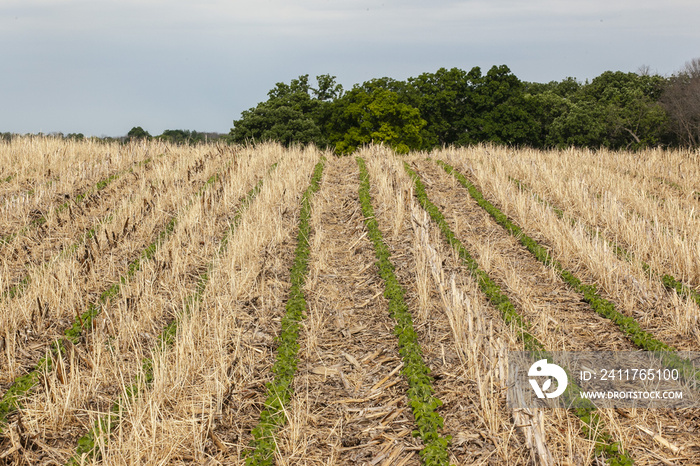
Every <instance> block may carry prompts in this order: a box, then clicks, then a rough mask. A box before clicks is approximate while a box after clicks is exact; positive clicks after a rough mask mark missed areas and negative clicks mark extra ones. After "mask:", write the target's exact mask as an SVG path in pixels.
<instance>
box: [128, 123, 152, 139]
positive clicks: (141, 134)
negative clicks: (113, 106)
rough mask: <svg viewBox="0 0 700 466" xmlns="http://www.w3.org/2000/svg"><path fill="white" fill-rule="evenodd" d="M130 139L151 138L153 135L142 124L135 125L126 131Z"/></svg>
mask: <svg viewBox="0 0 700 466" xmlns="http://www.w3.org/2000/svg"><path fill="white" fill-rule="evenodd" d="M126 137H127V138H128V139H151V135H150V134H148V131H146V130H144V129H143V128H141V127H140V126H134V127H133V128H131V129H130V130H129V132H128V133H126Z"/></svg>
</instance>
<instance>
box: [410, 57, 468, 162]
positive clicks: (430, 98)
mask: <svg viewBox="0 0 700 466" xmlns="http://www.w3.org/2000/svg"><path fill="white" fill-rule="evenodd" d="M472 93H473V83H472V82H471V81H470V77H469V75H468V74H467V73H466V72H465V71H463V70H460V69H459V68H452V69H450V70H447V69H445V68H440V69H438V70H437V71H436V72H435V73H423V74H421V75H419V76H418V77H416V78H409V79H408V91H407V94H408V98H409V102H410V104H411V105H412V106H414V107H416V108H417V109H418V111H419V112H420V115H421V118H423V119H424V120H425V121H426V123H427V124H426V125H425V126H424V127H423V129H422V130H421V137H422V140H423V142H422V148H423V149H428V150H429V149H432V148H434V147H439V146H442V145H447V144H456V143H458V142H459V141H460V138H462V135H463V134H464V133H465V132H466V131H467V129H468V126H469V122H470V119H471V115H473V113H474V112H473V105H472V104H473V102H472V99H473V95H472Z"/></svg>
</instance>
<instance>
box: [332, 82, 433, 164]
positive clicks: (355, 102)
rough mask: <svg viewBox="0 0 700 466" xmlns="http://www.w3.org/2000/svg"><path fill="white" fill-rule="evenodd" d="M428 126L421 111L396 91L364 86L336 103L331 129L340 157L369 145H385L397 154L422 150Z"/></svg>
mask: <svg viewBox="0 0 700 466" xmlns="http://www.w3.org/2000/svg"><path fill="white" fill-rule="evenodd" d="M368 89H373V90H372V91H368ZM425 124H426V122H425V120H423V119H422V118H421V116H420V112H419V111H418V109H416V108H414V107H412V106H410V105H408V104H405V103H402V102H401V101H400V96H399V94H398V93H397V92H395V91H391V90H388V89H385V88H382V87H381V86H373V85H372V83H369V85H367V83H365V85H363V86H355V87H354V88H353V89H352V90H351V91H349V92H348V93H346V94H345V95H344V96H343V97H342V98H341V99H338V100H337V101H336V102H335V112H334V113H333V115H332V117H331V121H330V122H329V125H328V128H329V138H330V140H331V142H333V143H335V148H336V152H338V153H341V154H348V153H351V152H353V151H354V150H355V149H357V148H358V147H360V146H362V145H364V144H370V143H386V144H387V145H389V146H390V147H392V148H393V149H394V150H395V151H397V152H398V153H407V152H408V151H409V150H412V149H418V148H420V147H421V142H422V138H421V129H422V128H423V127H424V126H425Z"/></svg>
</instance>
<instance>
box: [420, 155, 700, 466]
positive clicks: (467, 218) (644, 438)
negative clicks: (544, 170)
mask: <svg viewBox="0 0 700 466" xmlns="http://www.w3.org/2000/svg"><path fill="white" fill-rule="evenodd" d="M414 166H415V167H416V168H417V171H418V173H419V174H420V175H421V177H422V179H423V181H424V183H425V185H426V190H427V192H428V196H429V197H430V199H431V200H432V201H433V202H434V203H435V204H436V205H438V207H439V208H440V209H441V211H442V212H443V214H444V215H445V217H446V219H447V221H448V223H449V224H450V226H451V228H452V229H453V231H454V232H455V234H456V235H457V237H458V238H459V239H460V240H461V241H462V243H463V244H464V245H465V246H466V247H467V249H468V250H469V251H470V253H471V254H472V255H473V256H474V257H475V259H476V260H477V261H478V262H479V264H480V265H481V266H482V267H483V268H484V269H485V270H487V272H488V273H489V275H490V276H491V278H492V279H494V281H496V283H497V284H498V285H499V286H501V287H502V289H503V290H504V291H505V293H506V294H507V295H508V296H509V297H510V299H511V300H512V301H513V303H514V304H515V305H516V308H517V309H518V311H519V312H521V313H522V314H523V315H524V316H525V317H526V318H527V320H528V321H529V322H531V323H532V324H533V328H532V333H533V334H534V335H535V336H536V337H537V338H538V339H539V340H540V341H541V342H542V343H543V344H544V345H545V347H546V348H547V349H548V350H552V351H557V350H558V351H563V350H566V351H597V350H608V351H634V350H637V348H636V346H634V345H633V344H632V343H631V342H630V341H629V340H628V339H627V338H626V337H625V336H624V335H623V334H622V332H621V331H620V330H619V329H618V328H617V326H616V325H614V324H613V323H612V322H610V321H609V320H607V319H605V318H603V317H601V316H599V315H598V314H596V313H595V312H594V311H593V310H592V309H591V308H590V306H589V305H588V304H587V303H585V302H583V301H582V296H580V295H578V294H577V293H574V292H573V291H571V290H570V289H569V288H568V287H567V285H566V284H565V283H563V282H562V281H561V279H560V278H559V277H558V275H556V274H555V273H554V272H553V271H552V270H551V269H549V268H547V267H545V266H544V265H542V264H541V263H540V262H539V261H537V260H536V259H535V258H534V256H532V255H531V254H530V253H529V252H528V251H527V250H526V249H525V248H524V247H523V246H522V245H520V243H519V242H518V241H517V240H516V239H515V238H513V237H512V236H511V235H510V234H508V233H507V232H506V231H505V230H504V229H503V228H502V227H501V226H499V225H498V224H496V223H495V221H494V220H493V219H491V217H490V216H489V215H488V213H486V212H485V211H484V210H483V209H481V208H480V207H479V206H478V205H477V204H476V202H475V201H474V200H473V199H472V198H471V196H470V195H469V193H468V192H467V190H466V189H465V188H463V187H462V186H461V185H459V184H458V183H457V182H456V181H455V180H454V178H453V177H452V176H449V175H447V174H446V173H445V172H444V171H443V170H442V169H441V168H440V167H438V166H437V165H436V164H435V163H434V162H431V161H424V160H415V161H414ZM471 181H472V182H473V183H475V180H471ZM475 185H477V186H478V184H477V183H475ZM485 194H486V193H485ZM492 202H493V201H492ZM527 233H529V234H530V232H527ZM532 236H535V235H534V234H532ZM484 245H487V247H485V246H484ZM571 260H574V258H571ZM576 272H577V274H579V273H583V274H584V276H585V270H581V269H580V268H579V269H578V270H577V271H576ZM604 415H605V416H607V420H606V423H608V426H609V427H610V428H611V429H612V430H613V435H614V436H616V437H617V439H618V440H619V439H621V440H623V443H624V445H625V447H626V448H629V450H630V452H631V454H632V456H633V457H634V458H635V461H636V464H658V462H659V461H662V462H663V461H664V460H668V461H670V464H676V463H674V462H673V461H674V456H672V455H671V454H670V453H672V452H673V450H671V451H669V450H668V449H666V448H665V447H664V446H663V444H662V443H659V442H656V441H653V440H652V438H651V436H649V435H648V434H647V433H645V432H644V431H643V430H642V429H640V428H639V426H642V427H644V428H646V429H648V430H650V431H652V432H655V433H658V434H660V435H661V436H662V437H663V438H664V439H666V440H667V441H669V442H671V443H672V444H673V445H676V446H678V447H679V448H682V449H681V450H680V453H678V455H677V460H679V461H681V463H677V464H700V443H699V442H698V440H697V439H698V435H700V409H687V410H673V411H671V410H660V409H659V410H617V412H612V411H609V412H606V413H604ZM572 416H573V415H572ZM676 453H677V452H676Z"/></svg>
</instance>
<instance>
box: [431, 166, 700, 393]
mask: <svg viewBox="0 0 700 466" xmlns="http://www.w3.org/2000/svg"><path fill="white" fill-rule="evenodd" d="M437 163H438V165H440V166H441V167H442V168H444V169H445V171H446V172H447V173H448V174H450V175H452V176H454V177H455V178H456V179H457V181H459V183H460V184H461V185H462V186H464V188H466V189H467V190H468V191H469V194H470V195H471V196H472V198H474V200H475V201H476V202H477V204H479V206H480V207H482V208H483V209H484V210H485V211H486V212H488V213H489V215H491V217H493V219H494V220H495V221H496V222H497V223H498V224H499V225H501V226H502V227H503V228H504V229H505V230H506V231H508V233H510V234H511V235H513V236H514V237H516V238H518V240H519V241H520V243H521V244H522V245H523V246H525V248H527V250H528V251H530V253H532V255H533V256H534V257H535V258H536V259H537V260H539V261H540V262H542V263H543V264H544V265H547V266H551V267H553V268H554V270H556V271H557V273H558V274H559V276H560V277H561V279H562V280H563V281H564V282H565V283H567V284H568V285H569V286H570V287H571V288H572V289H573V290H574V291H576V292H577V293H580V294H581V295H583V299H584V301H586V302H587V303H588V304H589V305H590V306H591V308H592V309H593V310H594V311H595V312H597V313H598V314H599V315H601V316H602V317H605V318H606V319H609V320H611V321H612V322H613V323H615V324H616V325H617V326H618V328H619V329H620V330H621V331H622V333H623V334H624V335H625V336H627V338H629V339H630V341H632V343H634V344H635V345H636V346H637V347H639V348H640V349H643V350H646V351H652V352H657V353H659V354H660V355H661V359H662V360H663V361H664V364H666V366H667V367H669V368H675V369H678V370H679V372H680V373H681V374H684V376H685V377H686V378H691V379H695V378H696V377H699V376H700V374H698V373H697V371H696V370H695V369H694V368H693V365H692V363H691V362H690V361H688V360H687V359H684V358H682V357H680V356H678V354H676V352H675V351H676V350H675V348H673V347H671V346H669V345H667V344H666V343H664V342H662V341H659V340H658V339H656V338H655V337H654V335H653V334H652V333H650V332H647V331H645V330H643V329H642V327H641V325H640V324H639V322H637V321H636V320H635V319H634V318H632V317H629V316H626V315H623V314H622V313H620V312H619V311H618V310H617V309H616V308H615V303H613V302H611V301H609V300H607V299H605V298H603V297H602V296H601V295H600V293H599V292H598V289H597V287H596V285H595V284H584V283H583V282H582V281H581V280H580V279H579V278H578V277H576V276H575V275H574V274H573V273H572V272H571V271H569V270H566V269H565V268H564V267H562V265H561V263H560V262H559V261H557V260H555V259H554V258H552V256H551V255H550V254H549V252H548V251H547V249H546V248H544V247H542V246H541V245H540V244H538V243H537V242H536V241H535V240H533V239H532V238H531V237H529V236H528V235H527V234H525V233H524V232H523V231H522V229H521V228H520V227H519V226H518V225H516V224H515V223H514V222H513V221H512V220H511V219H509V218H508V217H507V216H506V215H505V214H503V213H502V212H501V211H500V210H499V209H498V208H497V207H495V206H494V205H493V204H491V203H490V202H489V201H487V200H486V199H485V198H484V196H483V194H482V193H481V192H480V191H479V190H478V189H477V188H476V187H475V186H474V185H473V184H472V183H470V182H469V181H468V180H467V179H466V177H465V176H464V175H462V174H461V173H459V172H458V171H456V170H455V169H454V168H453V167H452V166H450V165H449V164H447V163H445V162H443V161H438V162H437ZM699 380H700V379H699Z"/></svg>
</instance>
